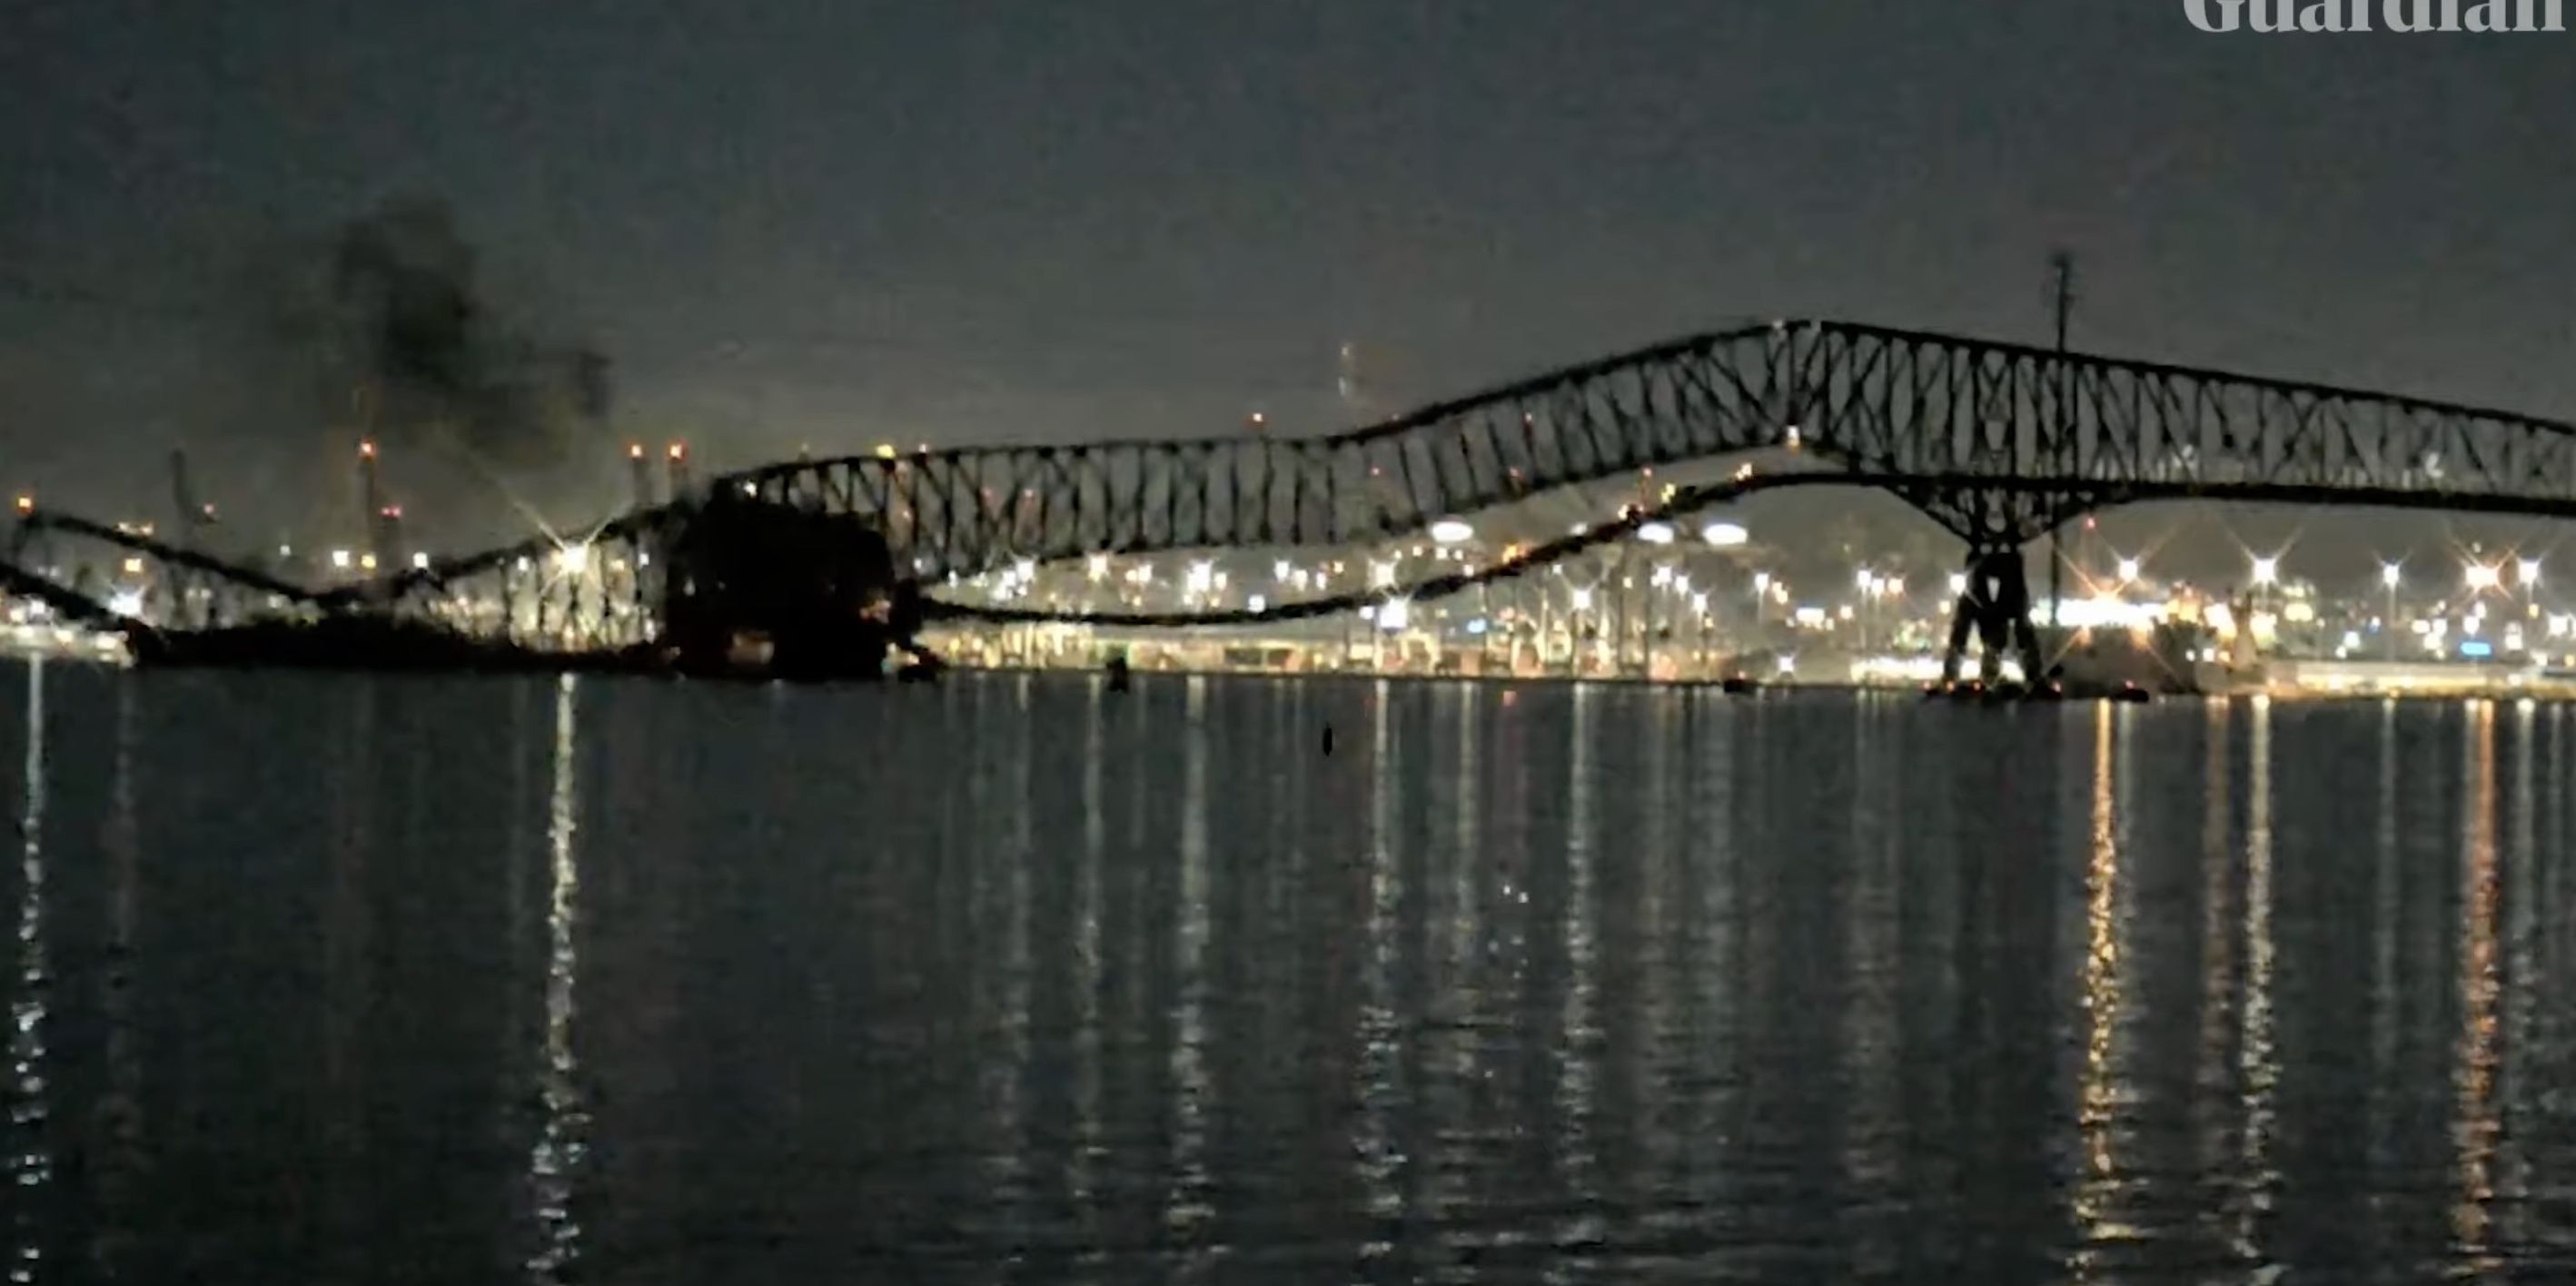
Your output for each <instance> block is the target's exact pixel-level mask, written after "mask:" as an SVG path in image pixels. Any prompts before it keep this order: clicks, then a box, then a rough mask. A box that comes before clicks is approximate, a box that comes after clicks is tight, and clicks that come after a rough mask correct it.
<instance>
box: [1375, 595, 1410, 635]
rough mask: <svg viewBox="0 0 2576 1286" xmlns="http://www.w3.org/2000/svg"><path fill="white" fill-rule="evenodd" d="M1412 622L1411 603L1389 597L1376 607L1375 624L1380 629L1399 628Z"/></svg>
mask: <svg viewBox="0 0 2576 1286" xmlns="http://www.w3.org/2000/svg"><path fill="white" fill-rule="evenodd" d="M1412 623H1413V605H1412V604H1411V603H1408V602H1406V601H1405V600H1403V599H1400V598H1390V599H1388V600H1387V601H1386V602H1385V603H1384V604H1383V605H1381V606H1380V607H1379V608H1378V609H1377V625H1378V628H1379V629H1382V630H1400V629H1403V628H1404V627H1405V626H1407V625H1410V624H1412Z"/></svg>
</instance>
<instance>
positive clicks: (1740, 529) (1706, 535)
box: [1699, 522, 1753, 549]
mask: <svg viewBox="0 0 2576 1286" xmlns="http://www.w3.org/2000/svg"><path fill="white" fill-rule="evenodd" d="M1699 538H1700V539H1702V540H1705V541H1707V542H1708V543H1710V544H1712V545H1715V546H1717V547H1718V548H1720V549H1735V548H1738V547H1741V546H1742V545H1744V544H1746V543H1747V542H1749V541H1751V540H1752V539H1753V533H1752V532H1749V531H1747V530H1745V529H1744V524H1742V523H1740V522H1713V523H1710V524H1709V525H1707V526H1705V527H1702V528H1700V529H1699Z"/></svg>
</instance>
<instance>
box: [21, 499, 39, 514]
mask: <svg viewBox="0 0 2576 1286" xmlns="http://www.w3.org/2000/svg"><path fill="white" fill-rule="evenodd" d="M18 512H20V513H22V514H30V513H34V512H36V498H35V497H34V496H20V497H18Z"/></svg>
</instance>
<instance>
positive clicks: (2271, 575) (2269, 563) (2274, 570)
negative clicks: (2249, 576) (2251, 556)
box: [2254, 558, 2281, 585]
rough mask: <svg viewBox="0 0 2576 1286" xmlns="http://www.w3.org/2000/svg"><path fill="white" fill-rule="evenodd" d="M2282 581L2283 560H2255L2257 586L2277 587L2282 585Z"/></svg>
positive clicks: (2255, 581)
mask: <svg viewBox="0 0 2576 1286" xmlns="http://www.w3.org/2000/svg"><path fill="white" fill-rule="evenodd" d="M2280 580H2281V560H2280V559H2278V558H2257V559H2255V560H2254V583H2255V584H2257V585H2277V584H2279V583H2280Z"/></svg>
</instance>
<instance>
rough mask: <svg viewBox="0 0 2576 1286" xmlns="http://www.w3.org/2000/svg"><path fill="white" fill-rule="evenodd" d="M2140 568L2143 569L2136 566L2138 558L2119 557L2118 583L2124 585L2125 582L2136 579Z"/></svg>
mask: <svg viewBox="0 0 2576 1286" xmlns="http://www.w3.org/2000/svg"><path fill="white" fill-rule="evenodd" d="M2141 570H2143V569H2142V568H2140V567H2139V566H2138V560H2137V559H2134V558H2123V559H2121V560H2120V583H2121V584H2123V585H2126V584H2128V583H2129V582H2131V581H2134V580H2136V579H2137V578H2138V573H2139V572H2140V571H2141Z"/></svg>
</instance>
